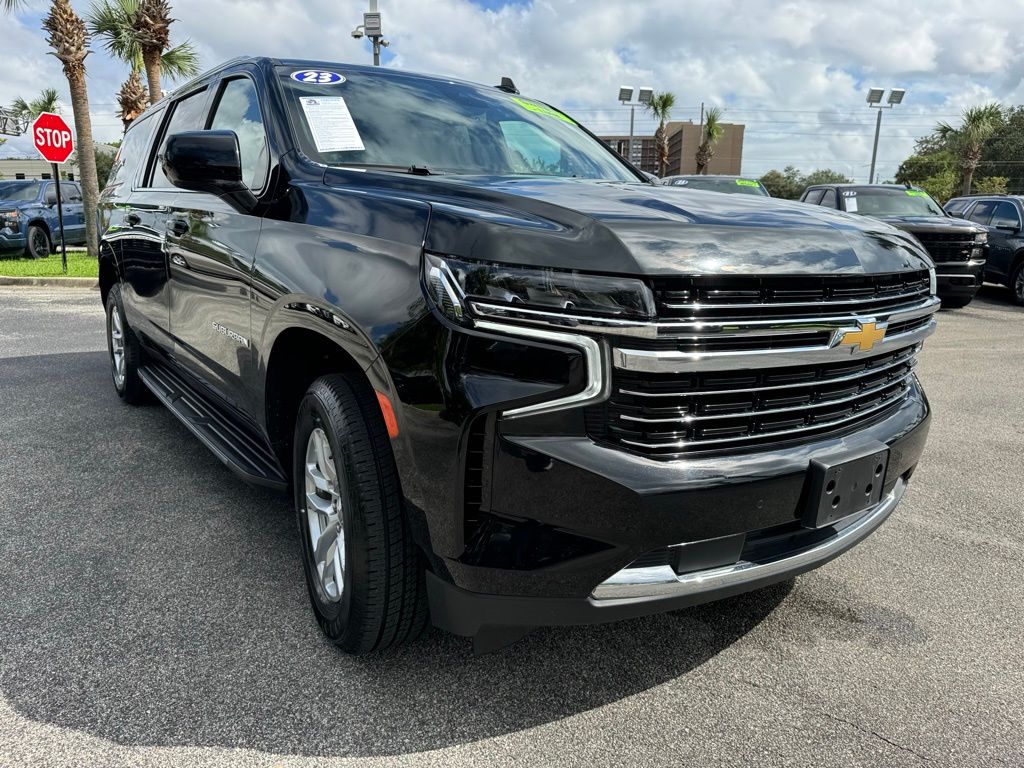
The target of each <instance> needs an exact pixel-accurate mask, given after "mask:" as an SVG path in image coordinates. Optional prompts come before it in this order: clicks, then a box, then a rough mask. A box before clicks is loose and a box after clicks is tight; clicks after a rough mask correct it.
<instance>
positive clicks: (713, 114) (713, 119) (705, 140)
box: [695, 107, 725, 173]
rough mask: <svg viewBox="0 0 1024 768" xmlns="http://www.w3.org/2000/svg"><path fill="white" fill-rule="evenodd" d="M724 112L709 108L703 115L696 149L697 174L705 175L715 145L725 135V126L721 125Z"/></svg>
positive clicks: (716, 108)
mask: <svg viewBox="0 0 1024 768" xmlns="http://www.w3.org/2000/svg"><path fill="white" fill-rule="evenodd" d="M724 114H725V110H723V109H719V108H718V107H711V109H709V110H708V111H707V113H706V114H705V115H704V129H703V132H702V134H701V141H700V146H699V147H697V154H696V156H695V159H696V160H697V173H707V172H708V163H710V162H711V158H712V157H714V154H715V144H717V143H718V142H719V140H720V139H721V138H722V136H723V135H725V125H723V123H722V115H724Z"/></svg>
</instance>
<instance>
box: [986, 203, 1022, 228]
mask: <svg viewBox="0 0 1024 768" xmlns="http://www.w3.org/2000/svg"><path fill="white" fill-rule="evenodd" d="M989 226H992V227H1015V228H1019V227H1020V216H1018V215H1017V209H1016V208H1014V206H1013V203H1011V202H1009V201H1007V200H1003V201H1001V202H1000V203H998V204H997V205H996V208H995V211H994V212H993V214H992V221H990V222H989Z"/></svg>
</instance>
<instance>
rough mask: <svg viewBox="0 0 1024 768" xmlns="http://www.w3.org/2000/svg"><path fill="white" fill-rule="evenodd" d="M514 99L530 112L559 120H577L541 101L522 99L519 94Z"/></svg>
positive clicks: (571, 121) (570, 121)
mask: <svg viewBox="0 0 1024 768" xmlns="http://www.w3.org/2000/svg"><path fill="white" fill-rule="evenodd" d="M512 101H514V102H515V103H516V104H518V105H519V106H520V107H522V108H523V109H526V110H529V111H530V112H534V113H536V114H538V115H544V116H545V117H554V118H557V119H558V120H563V121H564V122H566V123H574V124H575V121H574V120H573V119H572V118H571V117H569V116H568V115H566V114H563V113H561V112H559V111H558V110H557V109H554V108H553V107H549V106H548V105H547V104H541V103H540V102H537V101H530V100H529V99H521V98H519V97H518V96H515V97H513V98H512Z"/></svg>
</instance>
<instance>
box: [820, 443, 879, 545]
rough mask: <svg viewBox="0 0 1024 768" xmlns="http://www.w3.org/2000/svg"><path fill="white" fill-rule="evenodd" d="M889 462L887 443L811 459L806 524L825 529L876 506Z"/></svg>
mask: <svg viewBox="0 0 1024 768" xmlns="http://www.w3.org/2000/svg"><path fill="white" fill-rule="evenodd" d="M888 465H889V448H888V446H886V445H885V444H884V443H874V444H872V445H869V446H867V447H866V448H864V449H861V450H858V451H856V452H852V453H851V452H844V453H839V454H835V455H832V456H820V457H816V458H813V459H811V464H810V468H809V470H808V471H809V475H810V483H809V485H810V493H809V495H808V497H807V507H806V509H805V510H804V516H803V521H802V522H803V525H804V527H806V528H823V527H825V526H827V525H832V524H833V523H835V522H837V521H838V520H842V519H843V518H844V517H849V516H850V515H855V514H857V513H858V512H863V511H864V510H866V509H868V508H870V507H873V506H874V505H876V504H877V503H878V502H879V501H880V500H881V498H882V485H883V483H884V481H885V471H886V469H887V468H888Z"/></svg>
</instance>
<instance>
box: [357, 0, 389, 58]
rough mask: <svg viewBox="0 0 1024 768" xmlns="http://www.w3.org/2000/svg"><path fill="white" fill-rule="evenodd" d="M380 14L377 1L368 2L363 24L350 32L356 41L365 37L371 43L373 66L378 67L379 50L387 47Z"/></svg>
mask: <svg viewBox="0 0 1024 768" xmlns="http://www.w3.org/2000/svg"><path fill="white" fill-rule="evenodd" d="M380 17H381V13H380V11H379V10H377V0H370V10H368V11H367V12H366V13H364V14H363V23H362V24H360V25H359V26H358V27H356V28H355V29H353V30H352V37H354V38H355V39H356V40H358V39H359V38H361V37H362V36H363V35H366V36H367V37H368V38H370V41H371V42H372V43H373V66H375V67H379V66H380V49H381V48H387V47H388V41H387V40H385V39H384V31H383V29H382V28H381V23H380Z"/></svg>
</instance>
